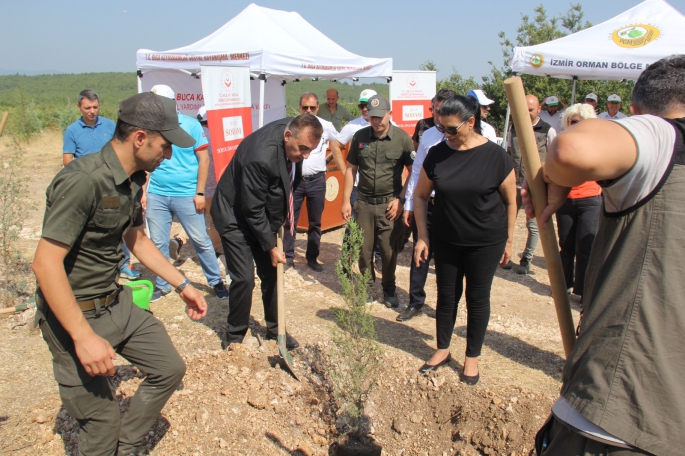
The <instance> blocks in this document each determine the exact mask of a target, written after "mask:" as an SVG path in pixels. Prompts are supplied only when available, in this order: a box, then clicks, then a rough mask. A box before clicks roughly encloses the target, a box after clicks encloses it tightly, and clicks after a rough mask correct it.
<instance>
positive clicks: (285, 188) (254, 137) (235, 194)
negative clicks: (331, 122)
mask: <svg viewBox="0 0 685 456" xmlns="http://www.w3.org/2000/svg"><path fill="white" fill-rule="evenodd" d="M322 134H323V128H322V126H321V123H320V122H319V120H318V119H317V118H316V116H312V115H309V114H302V115H300V116H298V117H295V118H286V119H281V120H277V121H275V122H272V123H270V124H267V125H265V126H263V127H262V128H260V129H259V130H257V131H255V132H253V133H252V134H250V135H248V136H247V137H246V138H245V139H244V140H243V142H241V143H240V145H239V146H238V149H237V150H236V153H235V155H234V156H233V159H232V160H231V163H230V164H229V165H228V167H227V168H226V171H225V172H224V174H223V175H222V176H221V179H220V180H219V183H218V184H217V188H216V193H215V194H214V200H213V201H212V208H211V211H210V213H211V215H212V220H214V226H216V229H217V231H218V232H219V235H220V236H221V244H222V245H223V247H224V254H225V255H226V266H227V268H228V274H229V275H230V276H231V279H233V281H232V282H231V285H230V287H229V289H228V300H229V303H230V304H229V310H228V327H227V328H226V337H225V339H224V341H223V343H222V346H223V348H227V347H228V346H229V345H230V344H232V343H242V341H243V338H244V337H245V334H246V333H247V327H248V323H249V320H250V309H251V308H252V290H253V289H254V282H255V277H254V268H255V266H256V267H257V275H258V276H259V278H260V280H261V283H262V302H263V304H264V320H265V321H266V338H267V339H274V340H275V339H277V336H278V332H277V330H278V321H277V320H278V312H277V295H276V282H277V274H276V266H277V265H278V263H283V264H285V254H284V253H283V252H282V251H280V250H279V249H278V248H277V246H276V231H278V229H279V228H280V227H282V226H283V225H284V224H285V223H286V221H288V222H289V225H288V226H289V227H290V228H291V229H292V230H294V229H295V223H294V211H293V189H294V188H295V187H297V184H298V183H299V181H300V179H301V174H302V165H301V162H302V160H304V159H305V158H307V157H309V154H310V153H311V151H312V150H314V149H315V148H316V147H317V146H318V145H319V141H320V140H321V136H322ZM291 234H292V232H291ZM286 346H287V348H288V349H294V348H297V347H298V346H299V344H298V343H297V341H296V340H295V338H294V337H292V336H290V335H288V336H287V338H286Z"/></svg>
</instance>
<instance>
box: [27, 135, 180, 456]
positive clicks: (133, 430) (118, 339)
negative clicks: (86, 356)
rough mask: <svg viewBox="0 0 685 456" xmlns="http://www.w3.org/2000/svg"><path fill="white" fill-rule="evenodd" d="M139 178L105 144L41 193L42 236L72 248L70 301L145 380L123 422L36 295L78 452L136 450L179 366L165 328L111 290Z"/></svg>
mask: <svg viewBox="0 0 685 456" xmlns="http://www.w3.org/2000/svg"><path fill="white" fill-rule="evenodd" d="M145 179H146V177H145V172H144V171H138V172H135V173H133V175H132V176H130V178H129V176H128V175H127V173H126V172H125V171H124V168H123V167H122V165H121V162H120V161H119V158H118V157H117V155H116V153H115V152H114V149H113V148H112V146H111V143H108V144H106V145H105V147H104V148H103V149H102V151H101V152H98V153H95V154H91V155H87V156H85V157H81V158H79V159H78V160H75V161H73V162H71V163H70V164H69V165H68V166H67V167H65V168H64V169H63V170H62V171H60V172H59V173H58V174H57V176H55V178H54V179H53V181H52V183H51V184H50V186H49V187H48V189H47V192H46V193H47V203H46V208H45V218H44V221H43V233H42V237H43V238H45V239H51V240H54V241H57V242H59V243H62V244H66V245H68V246H69V247H70V251H69V253H68V254H67V256H66V258H65V259H64V268H65V270H66V273H67V277H68V280H69V284H70V285H71V288H72V290H73V291H74V295H75V297H76V300H77V301H78V302H79V303H82V304H81V305H82V308H83V307H86V306H85V304H84V303H85V302H87V301H90V300H92V304H91V306H92V307H94V309H92V310H87V311H84V317H85V318H86V320H87V321H88V323H89V324H90V326H91V328H92V329H93V331H94V332H95V333H96V334H98V335H99V336H100V337H102V338H104V339H106V340H107V341H108V342H109V343H110V344H111V345H112V347H113V348H114V350H115V351H116V352H117V353H118V354H120V355H121V356H123V357H124V358H126V359H127V360H129V361H130V362H131V363H132V364H134V365H135V366H136V367H137V368H138V369H140V371H141V372H143V373H144V374H145V375H146V376H147V377H146V379H145V381H144V382H143V383H142V384H141V385H140V387H139V388H138V391H137V392H136V394H135V396H134V397H133V399H132V401H131V404H130V407H129V409H128V412H127V413H126V415H124V417H123V418H121V417H120V412H119V401H118V398H117V397H116V395H115V390H114V388H113V387H112V385H111V384H110V381H109V379H108V378H106V377H102V376H95V377H91V376H89V375H88V374H87V373H86V371H85V369H84V368H83V366H82V364H81V362H80V361H79V359H78V357H77V356H76V353H75V349H74V343H73V341H72V339H71V336H70V335H69V334H68V333H67V332H66V330H65V329H64V328H63V327H62V325H61V324H60V323H59V321H58V320H57V318H56V317H55V315H54V314H53V313H52V312H51V311H50V303H46V301H45V299H44V296H43V293H42V292H41V290H40V289H39V290H38V291H37V296H36V300H37V303H38V311H37V313H36V322H37V323H38V324H39V325H40V329H41V331H42V333H43V338H44V339H45V342H46V343H47V344H48V347H49V348H50V352H51V353H52V357H53V368H54V374H55V380H56V381H57V383H58V384H59V392H60V396H61V398H62V403H63V404H64V407H65V408H66V410H67V412H69V414H70V415H71V416H72V417H74V418H75V419H76V420H78V422H79V425H80V427H81V432H80V436H79V451H80V453H81V454H116V453H117V451H118V453H119V454H130V453H135V452H136V451H137V448H138V447H139V446H140V445H141V444H142V442H143V438H144V437H145V435H146V434H147V432H148V430H149V429H150V427H151V426H152V425H153V423H154V422H155V420H156V419H157V417H158V415H159V412H160V411H161V409H162V407H163V406H164V404H165V403H166V401H167V400H168V399H169V397H170V396H171V395H172V394H173V392H174V390H175V389H176V388H177V387H178V385H179V384H180V382H181V379H182V378H183V375H184V373H185V364H184V362H183V360H182V359H181V357H180V356H179V354H178V353H177V352H176V349H175V348H174V346H173V344H172V342H171V339H170V338H169V336H168V334H167V333H166V330H165V329H164V325H163V324H162V323H161V322H160V321H159V320H157V319H156V318H154V317H153V316H152V314H151V313H149V312H146V311H144V310H142V309H140V308H139V307H137V306H136V305H134V304H133V301H132V293H131V289H130V288H129V287H120V286H119V285H118V284H117V277H118V275H119V266H120V265H121V263H122V262H123V259H124V254H123V252H122V250H121V244H122V236H123V235H124V234H125V233H126V232H127V231H128V229H129V228H130V227H132V226H140V225H141V224H142V223H143V216H142V210H141V204H140V199H141V196H142V189H141V187H142V186H143V184H144V183H145Z"/></svg>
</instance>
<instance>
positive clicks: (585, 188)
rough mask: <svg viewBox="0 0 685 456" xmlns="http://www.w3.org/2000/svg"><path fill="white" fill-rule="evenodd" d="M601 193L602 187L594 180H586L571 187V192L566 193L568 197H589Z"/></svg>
mask: <svg viewBox="0 0 685 456" xmlns="http://www.w3.org/2000/svg"><path fill="white" fill-rule="evenodd" d="M601 194H602V187H600V186H599V184H598V183H597V182H595V181H588V182H585V183H583V184H580V185H577V186H575V187H573V188H572V189H571V192H570V193H569V194H568V197H569V198H572V199H580V198H589V197H591V196H599V195H601Z"/></svg>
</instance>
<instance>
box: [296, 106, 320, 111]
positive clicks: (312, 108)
mask: <svg viewBox="0 0 685 456" xmlns="http://www.w3.org/2000/svg"><path fill="white" fill-rule="evenodd" d="M300 109H301V110H303V111H314V110H316V106H300Z"/></svg>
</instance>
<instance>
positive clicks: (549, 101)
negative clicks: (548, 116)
mask: <svg viewBox="0 0 685 456" xmlns="http://www.w3.org/2000/svg"><path fill="white" fill-rule="evenodd" d="M545 104H546V105H547V106H559V99H558V98H557V97H555V96H554V95H552V96H551V97H547V98H545Z"/></svg>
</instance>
